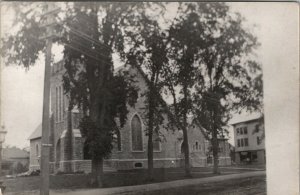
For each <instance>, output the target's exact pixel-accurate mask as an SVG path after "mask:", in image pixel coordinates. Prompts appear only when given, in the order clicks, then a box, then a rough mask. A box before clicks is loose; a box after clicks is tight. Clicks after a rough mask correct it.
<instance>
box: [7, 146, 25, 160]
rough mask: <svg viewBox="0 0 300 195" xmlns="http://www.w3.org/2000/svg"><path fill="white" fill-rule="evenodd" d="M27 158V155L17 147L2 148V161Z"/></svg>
mask: <svg viewBox="0 0 300 195" xmlns="http://www.w3.org/2000/svg"><path fill="white" fill-rule="evenodd" d="M20 158H29V153H28V152H27V151H25V150H22V149H20V148H17V147H11V148H3V160H9V159H20Z"/></svg>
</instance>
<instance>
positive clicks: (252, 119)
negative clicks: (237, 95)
mask: <svg viewBox="0 0 300 195" xmlns="http://www.w3.org/2000/svg"><path fill="white" fill-rule="evenodd" d="M262 118H263V116H251V117H244V118H243V119H241V120H238V121H236V122H233V123H231V125H232V126H236V125H238V124H241V123H250V122H254V121H258V120H260V119H262Z"/></svg>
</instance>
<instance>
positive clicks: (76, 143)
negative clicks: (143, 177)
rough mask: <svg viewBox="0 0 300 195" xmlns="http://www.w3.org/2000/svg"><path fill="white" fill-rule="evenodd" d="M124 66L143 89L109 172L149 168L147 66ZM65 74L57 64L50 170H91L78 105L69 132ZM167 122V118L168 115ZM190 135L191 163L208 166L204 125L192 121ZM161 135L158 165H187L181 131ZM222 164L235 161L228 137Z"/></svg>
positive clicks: (36, 148)
mask: <svg viewBox="0 0 300 195" xmlns="http://www.w3.org/2000/svg"><path fill="white" fill-rule="evenodd" d="M124 68H127V70H128V71H129V72H130V74H132V75H134V77H135V79H136V80H137V83H136V85H137V86H138V87H139V89H140V91H139V97H138V99H137V102H136V104H135V106H134V107H129V106H128V109H129V113H128V115H127V118H128V120H127V121H126V124H125V125H124V127H123V128H122V129H120V130H119V131H118V132H117V133H116V135H115V138H116V139H115V143H114V148H113V150H112V154H111V156H110V159H107V160H105V163H104V170H109V169H112V170H125V169H141V168H147V142H148V137H147V135H146V134H145V128H146V127H145V125H144V122H143V117H142V115H143V112H144V108H145V103H144V102H145V97H144V96H143V95H142V94H143V93H145V90H147V87H148V85H147V80H146V79H147V78H146V76H145V74H144V73H143V71H142V70H139V69H137V68H134V67H131V66H128V67H121V68H119V69H118V70H117V71H122V70H123V69H124ZM63 73H64V69H63V64H62V62H60V63H57V64H54V65H53V66H52V77H51V112H52V113H53V115H52V120H51V128H50V137H49V139H50V143H52V144H53V147H51V149H50V162H51V163H50V168H51V172H58V171H60V172H77V171H84V172H90V171H91V160H90V159H91V157H90V155H89V154H88V152H87V148H86V144H85V139H84V137H82V135H81V132H80V130H79V128H78V124H79V121H80V117H81V113H80V110H78V109H74V110H73V112H72V116H71V121H72V122H71V123H72V127H71V128H72V132H68V130H67V129H68V128H67V126H68V122H67V121H68V114H67V112H66V109H67V108H68V98H67V96H66V95H65V94H64V90H63V83H62V75H63ZM164 118H165V122H166V121H167V117H164ZM189 124H190V125H189V130H188V139H189V147H190V162H191V166H192V167H204V166H209V165H210V164H211V161H209V158H208V153H209V145H210V143H209V142H208V140H207V139H206V136H205V132H204V131H203V129H202V127H199V126H197V125H195V124H193V121H192V120H191V121H190V123H189ZM163 126H164V125H162V127H161V128H160V130H159V132H160V133H159V134H154V141H153V148H154V154H153V157H154V167H155V168H159V167H183V166H184V155H183V152H182V143H183V139H182V132H181V131H178V130H174V131H173V130H167V129H165V128H164V127H163ZM40 137H41V126H39V127H38V128H37V129H36V130H35V132H33V134H32V136H31V137H30V150H31V155H30V168H31V169H35V168H38V167H39V156H40V148H41V147H40V143H41V142H40V140H41V139H40ZM219 143H220V155H219V156H220V158H219V163H220V165H230V163H231V160H230V151H229V145H228V143H227V140H226V139H223V140H220V142H219Z"/></svg>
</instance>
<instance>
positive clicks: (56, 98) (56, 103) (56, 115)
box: [55, 87, 58, 122]
mask: <svg viewBox="0 0 300 195" xmlns="http://www.w3.org/2000/svg"><path fill="white" fill-rule="evenodd" d="M55 121H56V122H58V88H57V87H55Z"/></svg>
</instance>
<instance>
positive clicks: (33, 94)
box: [1, 2, 293, 147]
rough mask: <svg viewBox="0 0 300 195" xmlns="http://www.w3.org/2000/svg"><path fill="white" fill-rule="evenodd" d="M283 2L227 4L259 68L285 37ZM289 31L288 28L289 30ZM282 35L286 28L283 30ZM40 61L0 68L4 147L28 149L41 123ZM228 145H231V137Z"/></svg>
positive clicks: (4, 18) (5, 21)
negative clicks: (254, 46)
mask: <svg viewBox="0 0 300 195" xmlns="http://www.w3.org/2000/svg"><path fill="white" fill-rule="evenodd" d="M284 4H286V3H274V2H273V3H267V2H265V3H254V2H245V3H235V2H234V3H233V2H232V3H229V5H230V6H231V8H232V9H233V10H234V11H238V12H240V13H241V14H242V15H243V16H244V17H245V18H246V20H247V23H246V27H248V28H250V27H253V26H254V25H255V26H256V27H255V28H251V30H253V33H255V34H256V35H257V37H258V39H259V42H260V43H261V44H262V46H261V47H260V49H259V50H258V53H259V59H261V62H262V64H263V65H270V62H268V61H266V60H268V59H269V58H267V57H265V55H269V54H270V50H272V48H273V47H276V46H277V45H276V41H274V40H276V39H277V40H278V39H284V38H285V37H286V36H288V35H287V34H284V33H281V34H278V32H277V30H280V29H283V28H284V23H285V22H286V21H287V20H289V10H288V9H286V7H285V6H284ZM11 19H12V16H11V15H10V13H8V12H3V11H2V10H1V34H2V35H3V33H4V32H8V31H9V29H8V28H7V27H8V26H9V24H10V23H11ZM292 30H293V29H291V31H292ZM284 32H285V33H288V32H286V29H285V31H284ZM43 71H44V62H43V58H41V59H40V60H39V61H38V63H37V64H36V66H34V67H32V68H30V70H28V71H25V70H24V69H23V68H21V67H14V66H10V67H3V66H2V68H1V116H2V117H1V124H5V127H6V130H7V131H8V133H7V136H6V141H5V144H6V145H10V146H18V147H25V146H29V140H28V139H27V138H28V137H29V135H30V134H31V133H32V132H33V131H34V129H35V128H36V127H37V126H38V125H39V124H40V123H41V120H42V100H43V76H44V72H43ZM245 117H246V116H236V117H235V118H234V119H233V120H232V121H237V120H241V119H242V118H245ZM230 136H231V139H230V142H231V143H232V135H230Z"/></svg>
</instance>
